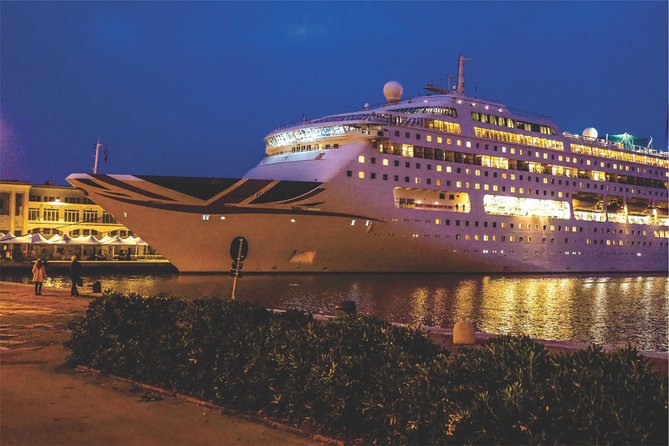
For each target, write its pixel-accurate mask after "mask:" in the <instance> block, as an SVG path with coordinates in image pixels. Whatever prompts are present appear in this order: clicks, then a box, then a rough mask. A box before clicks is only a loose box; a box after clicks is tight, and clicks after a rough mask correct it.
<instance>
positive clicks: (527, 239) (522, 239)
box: [455, 234, 664, 246]
mask: <svg viewBox="0 0 669 446" xmlns="http://www.w3.org/2000/svg"><path fill="white" fill-rule="evenodd" d="M455 239H456V240H465V241H468V240H474V241H483V242H497V241H499V242H506V241H509V242H512V243H513V242H517V243H539V242H540V243H551V244H555V243H559V242H560V241H559V240H557V239H556V238H555V237H532V236H514V235H508V236H507V235H500V236H497V235H487V234H483V235H479V234H474V235H469V234H455ZM573 242H576V240H573ZM562 243H564V244H568V243H569V237H565V238H563V239H562ZM585 244H586V245H596V244H599V245H606V246H653V242H646V241H634V240H611V239H600V240H590V239H586V240H585ZM655 245H657V246H664V243H663V242H655Z"/></svg>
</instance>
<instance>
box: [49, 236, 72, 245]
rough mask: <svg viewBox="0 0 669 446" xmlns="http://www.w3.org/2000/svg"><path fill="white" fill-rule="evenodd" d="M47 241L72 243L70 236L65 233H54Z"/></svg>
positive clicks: (59, 243)
mask: <svg viewBox="0 0 669 446" xmlns="http://www.w3.org/2000/svg"><path fill="white" fill-rule="evenodd" d="M49 243H52V244H54V245H70V244H72V237H70V236H69V235H67V234H63V235H60V234H56V235H54V236H53V237H51V238H50V239H49Z"/></svg>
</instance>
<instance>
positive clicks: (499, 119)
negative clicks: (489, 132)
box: [472, 112, 556, 135]
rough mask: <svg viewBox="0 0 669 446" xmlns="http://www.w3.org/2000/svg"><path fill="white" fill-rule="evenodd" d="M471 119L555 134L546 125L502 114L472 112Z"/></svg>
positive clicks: (545, 133) (511, 127)
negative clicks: (506, 116)
mask: <svg viewBox="0 0 669 446" xmlns="http://www.w3.org/2000/svg"><path fill="white" fill-rule="evenodd" d="M472 120H474V121H476V122H482V123H484V124H494V125H497V126H499V127H508V128H510V129H518V130H524V131H526V132H535V133H543V134H544V135H555V134H556V133H555V129H553V128H552V127H550V126H547V125H542V124H535V123H533V122H526V121H519V120H517V119H511V118H505V117H504V116H497V115H490V114H487V113H479V112H472Z"/></svg>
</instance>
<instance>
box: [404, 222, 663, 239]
mask: <svg viewBox="0 0 669 446" xmlns="http://www.w3.org/2000/svg"><path fill="white" fill-rule="evenodd" d="M393 221H398V220H397V219H393ZM404 221H405V222H411V221H412V220H411V219H409V218H405V219H404ZM413 222H414V223H421V222H422V220H420V219H414V220H413ZM434 222H435V223H436V224H437V225H441V224H443V225H446V226H450V225H451V223H453V225H454V226H464V227H470V226H473V227H474V228H478V227H479V226H481V227H483V228H488V227H491V228H493V229H496V228H498V227H499V228H500V229H506V230H507V232H508V231H509V230H514V231H516V232H520V231H526V232H529V231H543V232H549V231H550V232H583V227H582V226H569V225H564V226H562V225H554V224H550V225H548V224H543V225H539V224H536V223H535V224H532V223H505V222H499V223H498V222H495V221H493V222H488V221H483V222H479V221H478V220H477V221H471V222H470V220H451V219H440V218H437V219H435V220H434ZM425 223H432V219H426V220H425ZM604 229H605V228H593V232H594V233H597V232H599V233H601V234H604V233H606V234H619V235H623V234H624V235H632V236H634V235H636V236H644V237H645V236H647V235H648V231H646V230H645V229H643V230H642V229H615V228H606V231H605V230H604ZM661 234H665V236H666V237H669V231H654V235H655V237H663V236H662V235H661Z"/></svg>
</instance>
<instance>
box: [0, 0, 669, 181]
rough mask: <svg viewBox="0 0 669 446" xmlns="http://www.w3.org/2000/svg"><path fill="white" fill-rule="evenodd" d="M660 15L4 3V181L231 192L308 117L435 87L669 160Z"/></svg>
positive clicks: (558, 6)
mask: <svg viewBox="0 0 669 446" xmlns="http://www.w3.org/2000/svg"><path fill="white" fill-rule="evenodd" d="M667 14H668V12H667V2H665V1H658V2H641V1H634V2H618V1H615V2H614V1H612V2H603V1H600V2H525V1H516V2H462V3H461V2H370V3H352V2H339V3H329V2H313V3H312V2H270V3H264V2H246V3H237V2H202V3H190V2H183V3H182V2H164V3H163V2H6V1H5V2H2V3H0V17H1V28H0V29H1V34H0V40H1V43H0V45H1V46H0V50H1V51H0V54H1V56H0V132H1V143H2V145H1V147H0V155H1V157H0V178H2V179H20V180H27V181H31V182H38V183H41V182H44V181H46V180H51V181H53V182H54V183H56V184H65V180H64V178H65V177H66V176H67V175H68V174H70V173H72V172H89V171H91V170H92V165H93V159H92V154H93V147H94V144H95V141H96V139H97V137H98V136H100V137H101V139H102V142H103V143H106V144H107V145H108V147H109V162H108V163H107V164H104V163H103V164H102V165H101V169H100V170H101V172H104V173H139V174H156V175H188V176H213V177H233V176H240V175H242V174H243V173H244V172H246V170H248V169H249V168H251V167H252V166H253V165H255V164H256V163H257V162H258V161H259V160H260V159H261V157H262V156H263V151H264V147H263V142H262V138H263V137H264V136H265V135H266V134H267V133H268V132H269V131H270V130H272V128H274V127H277V126H280V125H283V124H286V123H289V122H294V121H297V120H299V119H301V117H302V116H303V115H305V114H306V115H307V116H308V117H317V116H321V115H327V114H334V113H342V112H345V111H351V110H358V109H360V108H361V107H362V105H363V104H364V103H365V102H369V103H371V104H378V103H380V102H383V94H382V87H383V84H384V83H385V82H386V81H388V80H391V79H394V80H397V81H399V82H401V83H402V84H403V85H404V92H405V94H404V97H407V96H408V95H411V96H414V95H417V94H420V93H421V92H422V87H423V85H425V84H426V83H434V84H441V85H445V83H446V74H447V73H450V74H452V75H455V74H456V72H457V56H458V53H460V52H462V53H464V54H466V55H467V56H469V57H471V58H472V59H473V60H472V61H471V62H468V64H467V67H466V74H467V76H466V80H467V82H466V86H467V92H468V93H470V94H475V95H477V96H479V97H481V98H486V99H490V100H496V101H500V102H502V103H504V104H506V105H508V106H509V107H511V108H514V109H518V110H526V111H530V112H534V113H539V114H544V115H547V116H550V117H552V118H553V119H554V120H555V121H556V123H557V124H558V126H559V127H560V128H561V129H562V130H563V131H570V132H576V133H580V132H581V131H582V130H583V129H584V128H585V127H589V126H594V127H596V128H597V129H598V130H599V131H600V134H604V133H622V132H624V131H628V132H630V133H633V134H635V135H640V136H652V137H653V138H654V146H655V147H656V148H666V147H667V96H668V92H667V78H668V74H667V52H668V49H667Z"/></svg>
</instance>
